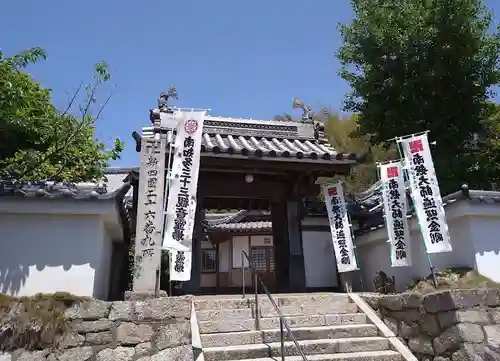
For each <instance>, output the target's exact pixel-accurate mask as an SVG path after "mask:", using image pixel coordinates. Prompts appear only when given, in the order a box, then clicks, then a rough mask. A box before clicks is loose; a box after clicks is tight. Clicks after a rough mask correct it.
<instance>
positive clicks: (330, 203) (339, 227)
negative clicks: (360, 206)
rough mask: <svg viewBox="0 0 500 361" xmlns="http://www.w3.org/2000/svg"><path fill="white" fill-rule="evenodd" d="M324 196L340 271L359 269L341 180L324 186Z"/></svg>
mask: <svg viewBox="0 0 500 361" xmlns="http://www.w3.org/2000/svg"><path fill="white" fill-rule="evenodd" d="M323 196H324V198H325V205H326V209H327V211H328V220H329V221H330V230H331V232H332V241H333V249H334V251H335V258H336V260H337V269H338V271H339V272H340V273H342V272H350V271H355V270H357V269H358V265H357V262H356V257H355V255H354V246H353V243H352V235H351V228H350V224H349V216H348V214H347V209H346V204H345V199H344V190H343V188H342V184H341V183H340V182H338V183H336V184H329V185H324V186H323Z"/></svg>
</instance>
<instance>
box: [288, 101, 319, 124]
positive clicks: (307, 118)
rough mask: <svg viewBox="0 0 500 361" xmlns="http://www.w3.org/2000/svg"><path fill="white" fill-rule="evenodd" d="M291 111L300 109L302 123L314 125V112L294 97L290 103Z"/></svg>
mask: <svg viewBox="0 0 500 361" xmlns="http://www.w3.org/2000/svg"><path fill="white" fill-rule="evenodd" d="M292 108H293V109H302V111H303V113H302V123H311V124H312V123H314V120H313V116H314V112H313V110H312V108H311V106H310V105H308V104H305V103H304V102H303V101H302V100H300V99H299V98H297V97H295V98H294V99H293V103H292Z"/></svg>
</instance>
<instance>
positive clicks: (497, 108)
mask: <svg viewBox="0 0 500 361" xmlns="http://www.w3.org/2000/svg"><path fill="white" fill-rule="evenodd" d="M487 106H488V114H489V115H488V116H487V117H486V118H485V119H484V120H483V122H482V130H481V132H479V133H478V134H477V135H476V137H475V139H474V142H473V144H472V145H473V149H475V150H476V151H475V152H474V153H472V152H471V154H470V158H471V161H470V163H472V164H473V166H472V167H470V173H471V174H472V176H473V178H474V179H476V182H475V184H473V185H472V186H473V187H476V188H481V189H491V188H492V189H494V190H499V189H500V104H496V103H493V102H488V103H487Z"/></svg>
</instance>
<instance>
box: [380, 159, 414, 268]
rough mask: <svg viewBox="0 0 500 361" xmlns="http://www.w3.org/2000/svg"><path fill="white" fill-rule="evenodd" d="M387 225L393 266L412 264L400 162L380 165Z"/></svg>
mask: <svg viewBox="0 0 500 361" xmlns="http://www.w3.org/2000/svg"><path fill="white" fill-rule="evenodd" d="M379 168H380V182H381V184H382V202H383V204H384V214H385V225H386V228H387V234H388V235H389V242H390V245H391V266H392V267H404V266H411V245H410V242H411V236H410V231H409V228H408V220H407V219H406V214H407V210H408V206H407V201H406V191H405V183H404V177H403V167H402V165H401V163H400V162H397V163H388V164H381V165H379Z"/></svg>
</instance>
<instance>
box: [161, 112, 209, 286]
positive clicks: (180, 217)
mask: <svg viewBox="0 0 500 361" xmlns="http://www.w3.org/2000/svg"><path fill="white" fill-rule="evenodd" d="M205 113H206V112H205V111H191V112H182V111H176V112H175V114H174V116H175V118H176V120H177V119H178V120H179V121H178V123H177V129H176V135H175V142H174V150H173V157H174V158H173V162H172V170H171V172H170V178H169V179H168V182H169V183H168V184H169V188H168V202H167V215H166V222H165V232H164V236H163V248H164V249H167V250H169V251H171V256H172V257H171V258H170V267H169V268H170V280H171V281H188V280H189V279H190V278H191V258H192V254H191V249H192V244H193V231H194V222H195V213H196V192H197V189H198V174H199V171H200V152H201V141H202V134H203V121H204V118H205ZM181 263H182V265H181Z"/></svg>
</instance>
